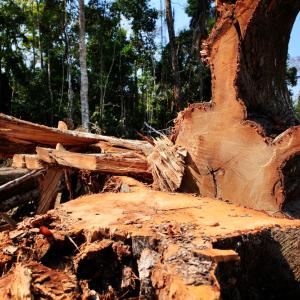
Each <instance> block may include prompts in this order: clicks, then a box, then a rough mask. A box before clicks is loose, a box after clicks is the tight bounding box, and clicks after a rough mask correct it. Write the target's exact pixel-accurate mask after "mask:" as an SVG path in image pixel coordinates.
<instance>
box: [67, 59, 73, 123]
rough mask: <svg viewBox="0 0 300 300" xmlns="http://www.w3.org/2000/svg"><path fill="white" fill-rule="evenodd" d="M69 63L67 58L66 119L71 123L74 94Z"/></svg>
mask: <svg viewBox="0 0 300 300" xmlns="http://www.w3.org/2000/svg"><path fill="white" fill-rule="evenodd" d="M71 67H72V65H71V62H70V58H69V57H68V66H67V77H68V104H69V105H68V118H69V119H70V120H72V121H73V114H74V92H73V88H72V73H71Z"/></svg>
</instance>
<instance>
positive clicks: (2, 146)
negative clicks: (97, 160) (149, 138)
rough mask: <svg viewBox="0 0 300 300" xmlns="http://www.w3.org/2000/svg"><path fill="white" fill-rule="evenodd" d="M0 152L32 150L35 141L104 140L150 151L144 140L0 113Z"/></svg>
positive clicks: (79, 142) (50, 143) (69, 144)
mask: <svg viewBox="0 0 300 300" xmlns="http://www.w3.org/2000/svg"><path fill="white" fill-rule="evenodd" d="M0 128H1V129H0V137H1V138H2V139H3V143H0V153H9V154H15V153H33V152H34V148H35V146H37V145H48V146H53V147H54V146H55V145H56V144H57V143H61V144H62V145H63V146H64V147H67V148H70V147H74V146H84V145H90V144H95V143H97V142H99V141H105V142H107V143H109V144H111V146H117V147H121V148H125V149H131V150H136V151H142V152H144V153H150V152H151V149H152V146H151V145H150V144H149V143H147V142H144V141H135V140H125V139H118V138H115V137H108V136H103V135H96V134H92V133H86V132H79V131H72V130H66V129H63V130H61V129H58V128H51V127H47V126H44V125H38V124H34V123H31V122H28V121H23V120H20V119H17V118H14V117H11V116H7V115H4V114H0Z"/></svg>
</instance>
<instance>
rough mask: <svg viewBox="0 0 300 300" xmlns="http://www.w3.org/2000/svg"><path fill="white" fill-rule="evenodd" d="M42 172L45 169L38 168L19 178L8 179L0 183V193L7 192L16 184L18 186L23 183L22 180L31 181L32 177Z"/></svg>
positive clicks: (40, 174)
mask: <svg viewBox="0 0 300 300" xmlns="http://www.w3.org/2000/svg"><path fill="white" fill-rule="evenodd" d="M44 173H45V170H39V171H37V170H34V171H31V172H29V173H28V174H25V175H23V176H22V177H19V178H17V179H15V180H12V181H9V182H7V183H5V184H3V185H1V186H0V193H3V192H7V191H9V190H10V189H15V188H17V187H18V186H20V185H21V184H23V183H24V182H27V181H31V180H32V178H36V177H40V176H42V175H43V174H44Z"/></svg>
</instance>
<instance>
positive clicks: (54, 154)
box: [36, 147, 150, 174]
mask: <svg viewBox="0 0 300 300" xmlns="http://www.w3.org/2000/svg"><path fill="white" fill-rule="evenodd" d="M36 151H37V154H38V157H39V159H40V160H42V161H45V162H47V163H50V164H51V163H52V164H53V163H57V164H58V165H61V166H66V167H72V168H78V169H82V170H91V171H97V172H104V173H112V174H128V173H133V174H147V173H148V174H150V173H149V171H148V163H147V161H146V159H145V158H144V157H143V156H142V155H137V154H134V153H132V152H129V153H126V152H124V153H107V154H83V153H75V152H69V151H59V150H54V149H48V148H41V147H37V149H36Z"/></svg>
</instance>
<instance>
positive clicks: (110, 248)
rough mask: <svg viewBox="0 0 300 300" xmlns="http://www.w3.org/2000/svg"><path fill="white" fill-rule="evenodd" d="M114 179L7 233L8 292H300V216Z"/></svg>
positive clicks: (243, 295) (1, 239)
mask: <svg viewBox="0 0 300 300" xmlns="http://www.w3.org/2000/svg"><path fill="white" fill-rule="evenodd" d="M112 182H114V184H115V185H116V186H118V187H119V191H120V192H119V193H103V194H98V195H90V196H85V197H81V198H79V199H77V200H73V201H70V202H68V203H65V204H63V205H62V206H61V207H59V208H58V209H55V210H52V211H49V212H48V213H47V214H46V215H39V216H36V217H34V218H28V219H26V220H24V221H23V222H22V223H19V224H18V227H17V229H16V230H13V231H10V232H3V233H1V234H0V247H1V252H0V271H1V274H3V276H2V277H1V278H0V298H1V299H31V298H38V299H40V298H47V299H53V300H55V299H86V300H87V299H137V298H138V297H139V299H179V300H180V299H203V300H204V299H205V300H217V299H220V298H221V297H222V299H231V300H235V299H278V300H279V299H299V296H300V269H299V255H298V252H299V243H300V234H299V233H300V221H299V220H288V219H280V218H274V217H271V216H268V215H266V214H264V213H262V212H258V211H255V210H251V209H246V208H241V207H238V206H237V205H233V204H228V203H225V202H221V201H218V200H216V199H210V198H200V197H194V196H192V195H184V194H176V193H166V192H160V191H153V190H150V189H148V188H146V187H145V186H144V185H143V184H141V183H140V182H138V181H136V180H133V179H131V178H128V177H115V178H112ZM122 191H123V192H122ZM20 270H22V272H20ZM20 283H23V286H25V288H24V289H23V290H22V292H23V294H24V295H23V298H22V297H21V298H20V297H19V298H17V296H18V295H20V290H19V289H18V286H20ZM25 296H26V297H25Z"/></svg>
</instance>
